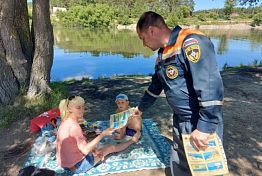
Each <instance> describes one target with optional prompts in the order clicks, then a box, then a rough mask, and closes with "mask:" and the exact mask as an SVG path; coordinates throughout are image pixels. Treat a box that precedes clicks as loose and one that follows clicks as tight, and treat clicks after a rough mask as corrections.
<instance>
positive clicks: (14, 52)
mask: <svg viewBox="0 0 262 176" xmlns="http://www.w3.org/2000/svg"><path fill="white" fill-rule="evenodd" d="M20 5H21V6H22V5H26V4H23V2H21V3H19V4H16V3H15V0H2V2H1V13H0V27H1V28H0V30H1V31H0V32H1V38H2V41H3V47H4V50H5V59H6V66H7V65H8V66H10V67H11V68H12V72H13V74H14V76H15V77H16V79H17V82H18V86H19V87H20V88H27V87H28V80H29V72H28V58H26V57H25V55H24V54H23V50H22V46H21V43H20V42H21V41H20V38H19V36H18V32H17V30H18V29H19V30H21V29H22V28H17V27H16V26H15V9H17V8H18V9H20V8H21V10H22V7H21V6H20ZM20 15H22V14H20ZM21 18H22V17H21ZM21 36H22V35H21Z"/></svg>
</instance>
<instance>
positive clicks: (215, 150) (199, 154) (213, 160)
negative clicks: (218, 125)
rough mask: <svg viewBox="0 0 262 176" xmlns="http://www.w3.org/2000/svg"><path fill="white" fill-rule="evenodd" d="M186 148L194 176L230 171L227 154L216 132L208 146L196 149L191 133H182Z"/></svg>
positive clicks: (210, 138) (221, 173)
mask: <svg viewBox="0 0 262 176" xmlns="http://www.w3.org/2000/svg"><path fill="white" fill-rule="evenodd" d="M182 138H183V144H184V149H185V153H186V158H187V161H188V165H189V167H190V171H191V173H192V175H193V176H207V175H208V176H210V175H223V174H227V173H228V166H227V160H226V155H225V152H224V149H223V146H222V143H221V140H220V139H219V137H218V136H217V134H216V133H214V134H212V135H211V136H210V137H209V140H208V148H207V149H205V150H198V149H196V148H195V147H194V146H193V144H192V141H191V139H190V135H185V134H182Z"/></svg>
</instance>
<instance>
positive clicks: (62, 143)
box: [56, 96, 138, 173]
mask: <svg viewBox="0 0 262 176" xmlns="http://www.w3.org/2000/svg"><path fill="white" fill-rule="evenodd" d="M84 104H85V101H84V99H83V98H81V97H80V96H71V97H69V98H67V99H63V100H61V102H60V104H59V110H60V113H61V117H62V123H61V125H60V126H59V129H58V132H57V144H56V157H57V162H58V165H59V166H61V167H63V168H64V169H65V170H70V171H72V172H74V173H83V172H86V171H88V170H89V169H91V168H92V167H93V166H94V165H96V164H97V163H98V162H99V161H100V160H102V159H103V158H104V157H105V156H106V155H108V154H109V153H114V152H119V151H122V150H124V149H126V148H127V147H128V146H129V145H131V144H132V143H134V142H137V141H138V138H137V137H135V136H134V137H133V138H132V139H131V140H129V141H127V142H125V143H122V144H118V145H107V146H104V147H102V148H100V149H97V148H96V145H97V144H98V143H99V141H100V140H101V139H102V138H103V137H105V136H109V135H112V133H113V132H114V130H113V129H111V128H108V129H106V130H104V131H103V132H102V133H101V134H100V135H99V136H97V137H96V138H95V139H94V140H92V141H87V140H86V138H85V137H84V136H83V132H82V130H81V127H80V125H79V124H78V120H79V119H82V118H83V115H84Z"/></svg>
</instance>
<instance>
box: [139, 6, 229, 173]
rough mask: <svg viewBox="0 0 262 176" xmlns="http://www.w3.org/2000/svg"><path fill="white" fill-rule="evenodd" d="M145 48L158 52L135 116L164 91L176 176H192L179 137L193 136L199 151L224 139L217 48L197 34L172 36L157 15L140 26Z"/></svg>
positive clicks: (147, 16)
mask: <svg viewBox="0 0 262 176" xmlns="http://www.w3.org/2000/svg"><path fill="white" fill-rule="evenodd" d="M137 33H138V36H139V38H140V39H141V40H142V41H143V44H144V46H146V47H149V48H150V49H152V50H153V51H155V50H157V49H159V50H158V58H157V60H156V66H155V73H154V75H153V76H152V82H151V84H150V86H149V87H148V89H147V90H146V92H145V94H144V96H143V97H142V99H141V101H140V104H139V106H138V109H137V111H136V114H139V115H142V112H143V111H145V110H146V109H147V108H149V107H150V106H151V105H152V104H153V103H154V101H155V100H156V98H157V97H158V95H159V94H160V93H161V91H162V90H164V92H165V94H166V99H167V101H168V104H169V105H170V107H171V108H172V110H173V112H174V115H173V147H171V148H172V150H171V166H170V167H171V171H172V175H178V176H185V175H191V174H190V170H189V167H188V164H187V161H186V157H185V153H184V149H183V145H182V139H181V134H191V139H192V142H193V143H194V145H195V146H196V147H197V148H199V149H205V148H207V146H208V143H207V139H208V137H209V135H210V134H212V133H214V132H217V134H218V136H219V137H220V138H221V139H222V135H223V114H222V104H223V97H224V88H223V82H222V79H221V76H220V73H219V70H218V67H217V63H216V57H215V51H214V46H213V44H212V42H211V41H210V39H209V38H208V37H207V36H205V35H204V34H203V33H201V32H199V31H198V30H193V29H181V28H180V27H179V26H176V27H175V28H174V29H173V30H170V29H169V28H168V26H167V25H166V23H165V22H164V20H163V18H162V17H161V16H160V15H159V14H157V13H155V12H151V11H149V12H145V13H144V14H142V16H141V17H140V19H139V21H138V23H137Z"/></svg>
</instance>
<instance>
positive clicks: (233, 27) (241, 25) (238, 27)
mask: <svg viewBox="0 0 262 176" xmlns="http://www.w3.org/2000/svg"><path fill="white" fill-rule="evenodd" d="M179 26H181V27H182V28H192V29H207V30H208V29H210V30H211V29H223V30H254V29H255V30H262V25H260V26H255V27H252V26H251V25H250V24H247V23H237V24H230V23H226V24H210V25H208V24H205V25H179ZM116 28H117V29H118V30H123V29H128V30H132V31H135V30H136V24H130V25H117V27H116Z"/></svg>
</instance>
